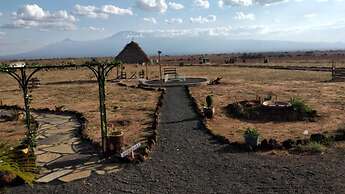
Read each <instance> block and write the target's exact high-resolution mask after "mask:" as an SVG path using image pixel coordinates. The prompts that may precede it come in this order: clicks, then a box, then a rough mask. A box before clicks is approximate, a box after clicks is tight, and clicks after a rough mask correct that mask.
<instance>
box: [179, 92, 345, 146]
mask: <svg viewBox="0 0 345 194" xmlns="http://www.w3.org/2000/svg"><path fill="white" fill-rule="evenodd" d="M185 88H186V92H187V95H188V97H189V98H190V99H191V101H192V104H191V105H192V107H193V109H194V110H195V112H196V113H197V114H198V116H200V118H202V127H203V128H204V129H206V131H207V132H208V133H209V134H210V135H212V136H213V137H214V138H215V139H217V140H218V141H219V142H221V143H223V144H229V145H232V146H235V147H238V148H240V149H243V148H244V145H242V144H240V143H238V142H230V140H229V139H227V138H226V137H224V136H222V135H218V134H215V133H214V132H213V131H211V130H210V129H209V128H208V127H207V120H206V119H205V117H204V116H203V113H202V111H201V110H200V108H199V105H198V103H197V101H196V99H195V98H194V97H193V96H192V94H191V92H190V90H189V88H188V87H185ZM310 141H316V142H318V141H320V142H321V141H345V127H343V128H339V129H338V130H337V131H336V132H334V133H332V134H321V133H316V134H311V135H310V138H309V139H295V140H292V139H287V140H285V141H283V142H281V143H280V142H278V141H276V140H275V139H269V140H267V139H264V140H263V141H262V143H263V142H265V143H264V144H265V145H262V143H261V145H260V146H259V148H258V150H265V151H267V150H273V149H290V148H293V147H294V146H296V145H305V144H307V143H308V142H310Z"/></svg>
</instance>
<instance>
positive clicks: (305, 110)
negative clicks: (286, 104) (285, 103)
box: [290, 98, 313, 115]
mask: <svg viewBox="0 0 345 194" xmlns="http://www.w3.org/2000/svg"><path fill="white" fill-rule="evenodd" d="M290 103H291V105H292V107H293V109H294V110H295V111H296V112H299V113H301V114H303V115H309V114H312V112H313V109H311V108H310V107H309V106H308V105H307V104H305V102H304V101H303V100H301V99H299V98H291V100H290Z"/></svg>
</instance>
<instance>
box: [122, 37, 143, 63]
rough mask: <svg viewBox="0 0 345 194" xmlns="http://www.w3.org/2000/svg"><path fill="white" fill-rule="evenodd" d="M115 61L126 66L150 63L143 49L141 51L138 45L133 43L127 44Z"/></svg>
mask: <svg viewBox="0 0 345 194" xmlns="http://www.w3.org/2000/svg"><path fill="white" fill-rule="evenodd" d="M115 59H116V60H119V61H121V62H122V63H126V64H143V63H149V62H150V59H149V57H148V56H147V55H146V53H145V52H144V51H143V49H141V48H140V46H139V44H138V43H136V42H134V41H131V42H130V43H128V44H127V45H126V46H125V48H124V49H123V50H122V51H121V52H120V53H119V54H118V55H117V56H116V57H115Z"/></svg>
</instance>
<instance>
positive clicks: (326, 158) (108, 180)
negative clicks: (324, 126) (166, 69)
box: [8, 88, 345, 194]
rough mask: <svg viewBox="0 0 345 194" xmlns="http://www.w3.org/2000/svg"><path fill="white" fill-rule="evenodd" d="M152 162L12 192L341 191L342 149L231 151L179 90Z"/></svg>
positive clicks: (171, 95) (173, 93) (169, 99)
mask: <svg viewBox="0 0 345 194" xmlns="http://www.w3.org/2000/svg"><path fill="white" fill-rule="evenodd" d="M161 111H162V112H161V113H162V114H161V122H160V125H159V135H160V136H159V142H158V144H157V146H156V149H155V151H154V152H153V153H152V155H151V156H152V158H151V159H150V160H148V161H146V162H144V163H140V164H136V165H131V164H129V165H128V166H127V167H126V169H124V170H122V171H121V172H119V173H115V174H108V175H104V176H96V175H94V176H91V177H89V178H88V179H86V180H82V181H76V182H72V183H67V184H57V185H52V184H48V185H42V184H41V185H35V186H34V188H28V187H18V188H13V189H11V190H8V191H9V192H13V193H44V194H47V193H260V192H262V193H296V192H298V193H344V192H345V185H344V183H345V175H344V174H345V168H344V167H343V164H344V162H343V161H344V158H345V151H339V150H333V151H331V152H330V153H327V154H325V155H321V156H319V155H313V156H288V157H280V156H274V155H260V154H255V153H236V152H234V151H233V150H232V149H230V148H228V147H227V146H226V145H220V144H218V143H217V142H216V141H215V140H214V139H212V138H211V137H210V136H209V135H207V134H206V132H204V130H202V129H200V127H198V126H200V124H199V122H200V121H199V120H198V117H197V115H196V114H195V113H194V112H193V111H192V108H191V107H190V99H188V98H187V95H186V93H185V90H184V89H183V88H169V89H168V90H167V93H166V95H165V98H164V101H163V107H162V109H161Z"/></svg>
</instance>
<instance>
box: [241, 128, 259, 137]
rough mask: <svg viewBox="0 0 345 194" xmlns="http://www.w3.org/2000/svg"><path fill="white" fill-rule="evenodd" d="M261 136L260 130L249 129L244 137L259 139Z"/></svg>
mask: <svg viewBox="0 0 345 194" xmlns="http://www.w3.org/2000/svg"><path fill="white" fill-rule="evenodd" d="M259 136H260V134H259V132H258V130H256V129H255V128H247V129H246V131H245V132H244V137H253V138H257V137H259Z"/></svg>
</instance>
